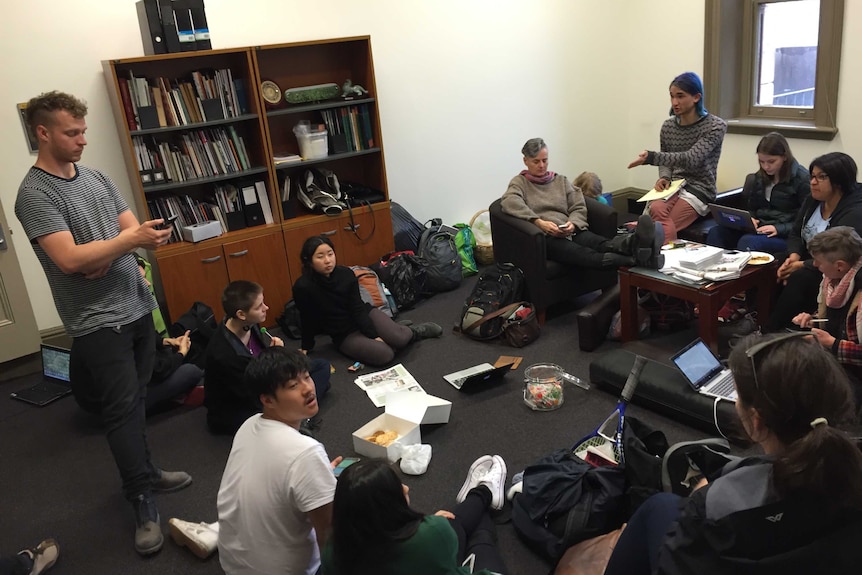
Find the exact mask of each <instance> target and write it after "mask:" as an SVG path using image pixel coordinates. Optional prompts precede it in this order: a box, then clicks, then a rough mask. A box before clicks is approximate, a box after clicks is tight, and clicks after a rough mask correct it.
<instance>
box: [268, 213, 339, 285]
mask: <svg viewBox="0 0 862 575" xmlns="http://www.w3.org/2000/svg"><path fill="white" fill-rule="evenodd" d="M343 225H344V224H343V223H342V220H341V218H340V217H338V218H332V219H328V220H326V221H323V222H319V223H316V224H308V225H305V226H303V227H301V228H294V229H290V230H285V232H284V246H285V248H286V250H287V263H288V265H289V266H290V275H291V276H292V277H293V278H296V279H299V276H301V275H302V261H301V260H300V259H299V252H300V250H302V244H303V242H305V240H306V239H307V238H310V237H311V236H327V237H328V238H329V239H331V240H332V243H333V244H335V256H336V259H337V261H338V263H339V264H343V265H350V264H346V263H345V262H346V261H347V260H343V259H342V253H341V248H342V246H341V241H340V238H339V235H338V230H339V228H340V227H341V226H343Z"/></svg>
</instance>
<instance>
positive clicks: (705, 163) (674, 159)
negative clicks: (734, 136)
mask: <svg viewBox="0 0 862 575" xmlns="http://www.w3.org/2000/svg"><path fill="white" fill-rule="evenodd" d="M726 132H727V122H725V121H724V120H722V119H721V118H719V117H718V116H714V115H712V114H707V115H706V116H704V117H703V118H701V119H700V120H698V121H697V122H695V123H694V124H689V125H687V126H680V125H679V122H678V120H677V118H676V116H674V117H671V118H668V119H667V120H665V121H664V124H662V126H661V136H660V139H661V152H649V153H648V154H647V160H646V163H647V164H651V165H653V166H658V167H659V170H658V173H659V177H660V178H667V179H668V180H678V179H680V178H685V181H686V184H685V189H686V190H687V191H689V192H691V193H692V194H694V195H695V196H697V197H698V199H700V201H702V202H703V203H705V204H708V203H711V202H714V201H715V194H716V188H715V173H716V170H717V168H718V159H719V157H720V156H721V144H722V143H723V142H724V134H725V133H726Z"/></svg>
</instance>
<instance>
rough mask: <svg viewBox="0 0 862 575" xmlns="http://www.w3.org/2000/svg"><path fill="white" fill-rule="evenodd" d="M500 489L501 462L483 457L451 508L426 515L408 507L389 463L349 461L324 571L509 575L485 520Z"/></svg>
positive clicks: (498, 501) (331, 574)
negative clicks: (493, 574) (494, 574)
mask: <svg viewBox="0 0 862 575" xmlns="http://www.w3.org/2000/svg"><path fill="white" fill-rule="evenodd" d="M505 483H506V463H505V462H504V461H503V459H502V458H501V457H500V456H499V455H483V456H482V457H480V458H479V459H477V460H476V461H475V462H474V463H473V465H472V466H471V467H470V470H469V472H468V473H467V478H466V480H465V481H464V485H463V486H462V487H461V491H460V492H459V493H458V497H457V498H456V500H457V502H458V504H457V505H456V506H455V507H454V508H453V510H452V511H445V510H441V511H438V512H437V513H435V514H434V515H424V514H422V513H420V512H418V511H416V510H414V509H413V508H412V507H411V506H410V496H409V492H410V489H409V488H408V487H407V486H406V485H404V484H402V483H401V479H399V477H398V474H397V473H396V472H395V470H394V469H392V467H391V465H390V464H389V462H387V461H385V460H382V459H365V460H362V461H359V462H357V463H354V464H353V465H351V466H349V467H348V468H347V469H345V470H344V471H343V472H342V473H341V477H340V478H339V479H338V484H337V486H336V488H335V498H334V500H333V503H332V536H331V537H330V539H329V541H328V542H327V543H326V545H325V546H324V547H323V551H322V558H321V559H322V567H323V573H326V574H327V575H377V574H378V573H410V574H411V575H457V574H463V575H467V574H469V573H477V574H478V573H481V574H482V575H492V573H498V574H504V573H507V572H508V571H507V569H506V566H505V564H504V562H503V559H502V557H501V556H500V551H499V549H498V547H497V545H496V534H495V527H494V522H493V521H492V519H491V517H490V515H489V510H490V509H500V508H501V507H502V506H503V499H504V497H505V496H504V493H503V492H504V489H505ZM471 566H472V567H471Z"/></svg>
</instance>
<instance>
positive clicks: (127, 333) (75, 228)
mask: <svg viewBox="0 0 862 575" xmlns="http://www.w3.org/2000/svg"><path fill="white" fill-rule="evenodd" d="M26 114H27V118H26V121H27V127H28V129H29V130H30V132H31V134H32V135H33V136H34V137H35V139H36V140H37V141H38V142H39V154H38V156H37V158H36V163H35V164H34V165H33V167H31V168H30V169H29V170H28V172H27V174H26V176H25V177H24V180H23V181H22V182H21V187H20V188H19V189H18V197H17V199H16V201H15V215H16V216H17V217H18V219H19V220H20V221H21V225H22V226H23V228H24V232H25V233H26V234H27V238H28V239H29V240H30V245H31V246H32V248H33V251H34V252H35V254H36V257H37V258H38V260H39V263H40V264H41V265H42V269H43V270H44V272H45V276H46V277H47V279H48V285H49V286H50V287H51V293H52V295H53V296H54V303H55V304H56V306H57V312H58V313H59V315H60V319H61V321H62V322H63V327H64V328H65V330H66V333H67V334H69V336H71V337H72V340H73V343H72V351H71V359H70V378H71V385H72V394H73V395H74V397H75V400H76V401H77V403H78V404H79V405H80V406H81V407H82V408H83V409H86V410H88V411H96V412H97V413H98V414H99V416H100V417H101V419H102V422H103V423H104V429H105V435H106V437H107V441H108V444H109V446H110V448H111V449H110V451H111V455H112V456H113V458H114V462H115V464H116V466H117V470H118V471H119V474H120V478H121V479H122V491H123V495H124V497H125V498H126V499H127V500H128V501H129V502H130V503H131V505H132V507H133V508H134V512H135V515H134V516H135V538H134V545H135V550H136V551H137V552H138V553H139V554H141V555H151V554H153V553H156V552H158V551H159V550H160V549H161V548H162V544H163V541H164V537H163V536H162V531H161V528H160V527H159V524H158V521H159V512H158V509H157V507H156V502H155V500H154V499H153V493H154V492H165V491H177V490H179V489H183V488H185V487H187V486H188V485H190V484H191V482H192V478H191V476H190V475H189V474H187V473H185V472H182V471H174V472H170V471H164V470H160V469H159V468H158V467H156V466H155V465H154V464H153V462H152V460H151V457H150V449H149V445H148V443H147V434H146V414H145V412H146V406H145V398H146V395H147V384H148V383H149V381H150V376H151V374H152V370H153V348H154V347H155V333H156V332H155V328H154V327H153V318H152V314H151V312H152V311H153V309H155V308H156V300H155V298H154V297H153V296H152V294H151V293H150V290H149V288H148V287H147V284H146V282H144V280H143V278H142V277H141V274H140V273H139V271H138V263H137V261H136V260H135V256H134V252H135V251H136V250H138V249H146V250H155V249H156V248H158V247H159V246H162V245H164V244H165V243H166V242H167V241H168V238H169V237H170V234H171V232H170V231H169V230H161V229H159V226H160V225H161V224H163V221H162V220H160V219H156V220H149V221H146V222H143V223H140V222H138V219H137V218H136V217H135V215H134V214H133V213H132V211H131V210H130V209H129V206H128V205H127V204H126V201H125V200H124V199H123V197H122V195H120V192H119V190H118V189H117V187H116V186H115V185H114V182H112V181H111V179H110V178H109V177H108V176H106V175H105V174H103V173H102V172H100V171H98V170H95V169H92V168H88V167H86V166H83V165H81V164H80V163H79V162H80V160H81V156H82V154H83V153H84V147H85V146H86V145H87V138H86V137H85V133H86V131H87V122H86V120H85V117H86V115H87V105H86V104H85V103H84V102H82V101H81V100H79V99H78V98H76V97H75V96H72V95H71V94H66V93H63V92H57V91H53V92H47V93H44V94H41V95H39V96H37V97H35V98H32V99H31V100H30V101H29V102H28V104H27V112H26Z"/></svg>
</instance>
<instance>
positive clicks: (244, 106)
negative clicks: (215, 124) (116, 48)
mask: <svg viewBox="0 0 862 575" xmlns="http://www.w3.org/2000/svg"><path fill="white" fill-rule="evenodd" d="M117 82H118V84H119V86H120V96H121V99H122V102H123V109H124V111H125V115H126V123H127V124H128V126H129V130H131V131H135V130H143V129H149V128H164V127H168V126H187V125H189V124H197V123H202V122H211V121H214V120H222V119H226V118H236V117H238V116H241V115H242V114H247V113H248V112H249V107H248V100H247V98H246V92H245V86H244V84H243V81H242V79H239V78H237V79H234V78H233V74H232V73H231V71H230V69H229V68H225V69H222V70H202V71H195V72H192V73H191V75H190V77H189V78H187V79H171V78H165V77H159V78H154V79H151V80H148V79H146V78H139V77H135V75H134V74H133V72H131V71H129V77H128V78H123V77H120V78H117Z"/></svg>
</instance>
